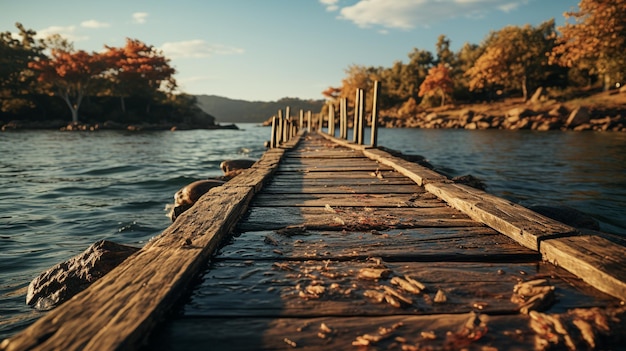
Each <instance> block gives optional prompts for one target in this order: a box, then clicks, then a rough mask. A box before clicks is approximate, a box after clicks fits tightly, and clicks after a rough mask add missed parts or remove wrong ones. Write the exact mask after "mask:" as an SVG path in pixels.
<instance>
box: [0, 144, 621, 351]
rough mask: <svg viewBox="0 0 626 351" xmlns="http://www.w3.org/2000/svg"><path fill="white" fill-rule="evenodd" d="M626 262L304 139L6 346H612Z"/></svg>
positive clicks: (404, 166)
mask: <svg viewBox="0 0 626 351" xmlns="http://www.w3.org/2000/svg"><path fill="white" fill-rule="evenodd" d="M232 233H234V235H231V234H232ZM224 241H225V244H224ZM209 259H210V263H209V265H208V266H207V265H206V264H207V261H209ZM625 263H626V250H625V248H624V247H622V246H619V245H615V244H613V243H612V242H610V241H609V240H607V239H604V238H602V237H601V236H596V235H580V233H578V232H577V231H576V230H575V229H574V228H571V227H569V226H566V225H564V224H562V223H559V222H556V221H553V220H550V219H548V218H545V217H543V216H540V215H538V214H535V213H533V212H532V211H529V210H527V209H525V208H523V207H520V206H517V205H515V204H512V203H509V202H508V201H505V200H503V199H499V198H497V197H494V196H491V195H488V194H486V193H484V192H482V191H478V190H475V189H472V188H469V187H466V186H462V185H458V184H454V183H452V182H451V181H449V180H448V179H446V178H445V177H443V176H441V175H439V174H437V173H435V172H432V171H431V170H428V169H426V168H424V167H421V166H419V165H417V164H414V163H411V162H408V161H404V160H402V159H399V158H397V157H393V156H391V155H389V154H388V153H386V152H384V151H381V150H379V149H375V148H366V147H363V146H359V145H350V143H347V142H342V141H340V140H336V139H334V138H333V137H328V136H324V135H322V134H305V133H302V134H300V136H299V137H297V138H295V139H293V140H292V141H290V142H288V143H285V144H284V145H283V146H282V147H280V148H274V149H270V150H269V151H267V152H266V154H265V155H264V156H263V157H262V158H261V160H259V161H258V162H257V163H256V164H255V165H254V166H253V167H252V168H251V169H249V170H247V171H246V172H244V174H243V175H241V176H238V177H236V178H234V179H233V180H231V181H230V182H228V183H226V185H224V186H222V187H219V188H215V189H212V190H211V191H210V192H209V193H208V194H206V195H205V196H204V197H203V198H202V199H201V200H200V201H199V202H198V203H197V204H196V205H195V206H194V207H193V208H192V209H190V210H189V211H187V212H185V213H184V214H182V215H181V216H180V217H179V218H178V219H177V220H176V222H175V223H174V224H173V225H172V226H171V227H170V228H168V229H167V230H166V231H165V232H164V233H163V234H162V235H160V236H159V237H157V238H156V239H155V240H153V241H151V242H150V243H148V244H147V245H146V247H144V248H143V249H142V250H141V251H140V252H138V253H137V254H135V255H134V256H132V257H131V258H129V259H128V260H127V261H125V262H124V263H122V265H120V266H119V267H117V268H116V269H115V270H114V271H112V272H111V273H109V274H108V275H106V276H105V277H104V278H102V279H101V280H99V281H98V282H96V283H95V284H94V285H92V286H91V287H90V288H89V289H87V290H86V291H84V292H83V293H81V294H79V295H77V296H76V297H74V298H73V299H72V300H70V301H68V302H66V303H65V304H63V305H62V306H60V307H59V308H57V309H55V310H53V311H51V312H50V313H49V314H48V315H46V316H45V317H43V318H41V319H40V320H39V321H37V322H36V323H35V324H34V325H33V326H31V327H30V328H28V329H27V330H25V331H24V332H22V333H20V334H18V335H16V336H15V337H13V338H11V339H9V340H6V341H5V342H3V343H2V345H1V346H0V349H1V350H25V349H36V350H49V349H56V350H61V349H62V350H79V349H81V350H82V349H85V350H112V349H136V348H138V347H141V345H144V346H143V347H144V348H145V349H149V350H203V349H215V350H283V349H284V350H291V349H303V350H349V349H356V350H361V349H371V350H386V349H394V350H457V349H469V350H510V349H516V350H527V349H544V348H547V347H549V346H557V347H560V348H562V349H568V348H570V349H594V348H609V349H619V347H618V346H620V345H623V342H624V339H626V321H625V320H624V318H626V313H625V312H626V309H625V307H624V301H625V300H626V283H625V282H626V273H625V272H626V270H625V267H626V265H625ZM200 271H204V273H203V275H202V277H201V279H199V280H198V279H195V278H196V277H197V274H198V272H200ZM524 283H526V284H524ZM190 286H192V287H193V291H192V292H191V293H190V294H189V292H188V288H189V287H190ZM181 298H182V300H183V304H182V305H181V304H180V302H179V301H180V300H181ZM176 306H178V307H176ZM172 311H174V313H172ZM163 321H165V322H163ZM145 345H147V346H145ZM620 347H621V346H620Z"/></svg>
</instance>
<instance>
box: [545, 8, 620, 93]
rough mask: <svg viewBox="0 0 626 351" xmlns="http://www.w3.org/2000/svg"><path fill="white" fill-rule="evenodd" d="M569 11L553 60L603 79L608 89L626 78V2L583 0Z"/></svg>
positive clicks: (553, 52)
mask: <svg viewBox="0 0 626 351" xmlns="http://www.w3.org/2000/svg"><path fill="white" fill-rule="evenodd" d="M578 7H579V10H578V11H576V12H567V13H565V17H566V19H567V21H566V23H565V25H564V26H562V27H559V28H558V30H559V31H560V32H561V36H560V37H558V39H557V42H556V46H555V47H554V49H553V50H552V55H551V59H552V61H554V62H557V63H559V64H561V65H563V66H566V67H572V68H576V69H577V70H579V71H588V72H589V73H591V74H598V75H600V76H601V77H603V84H604V88H605V89H608V88H609V87H610V86H612V85H613V84H614V83H615V82H618V81H620V80H621V79H624V78H625V77H626V0H612V1H607V0H581V1H580V3H579V5H578Z"/></svg>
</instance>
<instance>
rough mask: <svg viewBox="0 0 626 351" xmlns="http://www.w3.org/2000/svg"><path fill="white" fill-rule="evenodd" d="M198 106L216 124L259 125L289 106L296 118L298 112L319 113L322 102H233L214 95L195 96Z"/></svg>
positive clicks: (295, 100)
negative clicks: (212, 118) (210, 116)
mask: <svg viewBox="0 0 626 351" xmlns="http://www.w3.org/2000/svg"><path fill="white" fill-rule="evenodd" d="M196 98H197V99H198V106H199V107H200V108H201V109H202V110H204V112H206V113H208V114H210V115H212V116H215V119H216V120H217V121H218V122H228V123H237V122H238V123H261V122H263V121H265V120H267V119H268V118H270V117H272V116H273V115H276V114H277V113H278V110H280V109H282V110H283V111H284V110H285V107H287V106H289V108H290V109H291V115H292V116H297V115H298V114H299V113H300V110H304V111H309V110H310V111H311V112H313V113H319V112H320V111H321V110H322V106H323V105H324V100H301V99H297V98H283V99H280V100H278V101H269V102H265V101H246V100H233V99H229V98H225V97H221V96H216V95H196Z"/></svg>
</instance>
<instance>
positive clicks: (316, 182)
mask: <svg viewBox="0 0 626 351" xmlns="http://www.w3.org/2000/svg"><path fill="white" fill-rule="evenodd" d="M270 184H275V185H287V186H292V185H296V186H297V185H301V186H302V187H308V186H326V187H335V186H337V187H338V186H369V185H414V184H415V182H413V181H412V180H410V179H408V178H406V177H398V178H385V179H379V178H376V177H370V178H335V179H329V178H310V177H309V178H306V179H304V178H300V177H297V176H296V175H293V176H290V175H288V174H286V173H283V174H281V175H280V177H279V176H276V175H275V176H274V177H273V178H272V180H271V182H270Z"/></svg>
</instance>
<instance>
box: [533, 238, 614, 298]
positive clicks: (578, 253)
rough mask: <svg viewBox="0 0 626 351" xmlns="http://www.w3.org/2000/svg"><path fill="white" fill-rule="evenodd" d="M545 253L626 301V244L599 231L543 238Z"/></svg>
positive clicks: (596, 286)
mask: <svg viewBox="0 0 626 351" xmlns="http://www.w3.org/2000/svg"><path fill="white" fill-rule="evenodd" d="M541 253H542V255H543V257H544V259H545V260H547V261H549V262H552V263H553V264H554V265H556V266H560V267H563V268H565V269H567V270H568V271H570V272H572V273H574V274H576V275H577V276H579V277H581V278H582V279H583V280H584V281H586V282H587V283H589V284H590V285H592V286H593V287H595V288H596V289H598V290H600V291H604V292H605V293H607V294H610V295H612V296H615V297H617V298H619V299H621V300H622V301H626V247H623V246H621V245H618V244H616V243H614V242H612V241H609V240H607V239H604V238H602V237H599V236H596V235H581V236H574V237H567V238H556V239H549V240H545V241H542V242H541Z"/></svg>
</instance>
